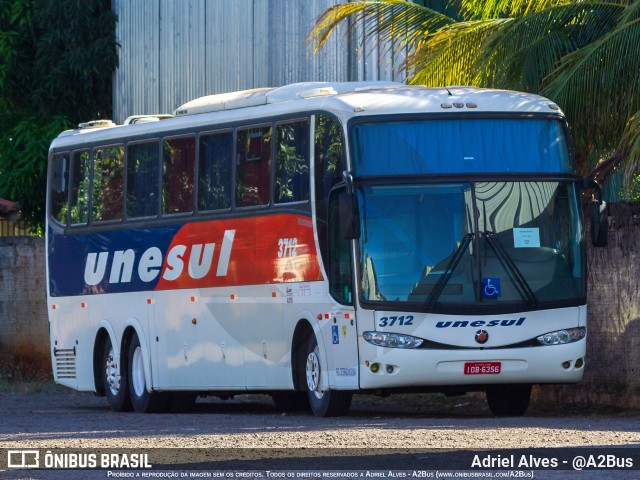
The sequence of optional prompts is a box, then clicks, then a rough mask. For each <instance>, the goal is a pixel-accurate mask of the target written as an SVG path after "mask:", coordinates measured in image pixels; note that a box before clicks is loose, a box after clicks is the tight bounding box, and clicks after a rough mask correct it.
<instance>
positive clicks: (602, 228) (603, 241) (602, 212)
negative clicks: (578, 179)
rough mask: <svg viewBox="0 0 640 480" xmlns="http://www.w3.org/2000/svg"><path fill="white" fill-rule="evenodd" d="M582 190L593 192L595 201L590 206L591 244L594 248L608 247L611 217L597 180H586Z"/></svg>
mask: <svg viewBox="0 0 640 480" xmlns="http://www.w3.org/2000/svg"><path fill="white" fill-rule="evenodd" d="M582 188H584V189H587V190H593V201H592V202H591V204H590V205H589V209H590V214H591V215H590V216H591V243H592V245H593V246H594V247H606V246H607V232H608V230H609V215H608V213H607V202H605V201H604V200H603V199H602V190H601V189H600V185H598V183H597V182H596V181H595V180H592V179H589V178H585V179H583V181H582Z"/></svg>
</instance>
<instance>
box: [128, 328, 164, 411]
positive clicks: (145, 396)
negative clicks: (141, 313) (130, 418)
mask: <svg viewBox="0 0 640 480" xmlns="http://www.w3.org/2000/svg"><path fill="white" fill-rule="evenodd" d="M128 360H129V361H128V367H129V368H128V372H129V375H128V377H129V392H130V396H131V404H132V405H133V409H134V410H135V411H136V412H141V413H157V412H164V411H165V410H166V409H167V403H168V397H167V396H166V395H165V394H163V393H160V392H154V391H149V390H148V389H147V381H146V377H145V374H144V360H143V357H142V347H141V346H140V339H138V336H137V335H135V334H134V335H133V337H132V338H131V343H130V344H129V356H128Z"/></svg>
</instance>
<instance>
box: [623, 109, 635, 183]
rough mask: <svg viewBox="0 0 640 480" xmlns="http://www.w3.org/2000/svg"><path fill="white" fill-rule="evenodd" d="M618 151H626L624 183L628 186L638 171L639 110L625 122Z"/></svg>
mask: <svg viewBox="0 0 640 480" xmlns="http://www.w3.org/2000/svg"><path fill="white" fill-rule="evenodd" d="M619 151H622V152H625V153H626V155H625V156H626V159H625V160H626V162H625V169H624V183H625V186H626V187H627V188H629V187H630V186H631V184H632V181H633V179H634V177H636V176H637V175H638V174H639V173H640V111H637V112H635V114H634V115H633V116H632V117H631V118H630V119H629V121H628V122H627V125H626V128H625V130H624V134H623V135H622V140H621V141H620V145H619Z"/></svg>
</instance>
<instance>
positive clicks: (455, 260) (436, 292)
mask: <svg viewBox="0 0 640 480" xmlns="http://www.w3.org/2000/svg"><path fill="white" fill-rule="evenodd" d="M474 237H475V234H474V233H467V234H466V235H465V236H464V237H463V238H462V242H461V243H460V245H458V248H456V251H455V252H453V256H452V257H451V260H449V263H448V264H447V267H446V268H445V270H444V273H443V274H442V275H441V276H440V278H439V279H438V281H437V282H436V284H435V285H434V287H433V290H431V295H429V299H428V300H427V308H428V309H429V310H431V309H433V306H434V305H435V303H436V302H437V301H438V298H440V295H442V292H443V291H444V287H446V286H447V283H449V280H450V279H451V275H453V271H454V270H455V269H456V267H457V266H458V264H459V263H460V260H462V256H463V255H464V252H465V251H466V250H467V248H468V247H469V244H470V243H471V242H472V241H473V239H474Z"/></svg>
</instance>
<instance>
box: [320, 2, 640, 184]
mask: <svg viewBox="0 0 640 480" xmlns="http://www.w3.org/2000/svg"><path fill="white" fill-rule="evenodd" d="M458 5H459V15H460V18H461V19H462V20H456V19H454V18H450V17H448V16H446V15H443V14H441V13H438V12H436V11H434V10H431V9H428V8H425V7H422V6H420V5H417V4H414V3H412V2H409V1H406V0H357V1H354V2H348V3H341V4H337V5H335V6H334V7H332V8H330V9H328V10H327V11H325V12H324V13H323V14H322V15H321V16H320V17H319V18H318V20H317V21H316V24H315V26H314V28H313V29H312V31H311V32H310V34H309V40H310V41H311V42H313V43H314V44H315V49H316V50H317V49H319V48H321V47H322V45H323V43H324V42H325V41H326V39H327V38H328V37H329V36H330V34H331V33H332V32H333V30H334V29H335V27H336V26H337V25H338V24H340V23H342V22H344V21H345V20H346V19H347V18H351V19H352V20H354V22H355V23H356V24H359V25H361V26H362V30H363V38H364V40H363V41H364V42H372V41H380V42H381V43H382V44H386V45H394V48H397V47H398V46H400V47H402V48H404V49H406V51H408V52H409V53H408V55H407V57H406V59H405V62H404V63H403V65H402V69H403V70H404V73H405V74H406V78H407V82H408V83H410V84H424V85H427V86H442V85H475V86H479V87H490V88H506V89H513V90H521V91H528V92H534V93H540V94H542V95H545V96H547V97H549V98H550V99H552V100H553V101H555V102H556V103H558V104H559V105H561V106H562V108H563V110H564V112H565V114H566V115H567V118H568V120H569V123H570V125H571V128H572V133H573V138H574V142H575V148H576V159H577V161H578V166H579V169H580V171H581V173H583V174H584V173H587V172H588V171H590V170H592V169H593V167H594V166H595V165H596V164H599V165H600V167H599V169H600V171H601V172H602V171H603V170H606V171H609V170H610V169H611V167H613V166H615V165H617V164H618V163H621V162H624V165H625V167H626V168H625V173H626V175H625V178H626V180H627V185H630V181H631V178H632V175H633V173H634V172H637V171H638V170H639V169H640V47H639V46H640V0H611V1H592V0H574V1H569V0H512V1H509V0H459V2H458ZM603 166H606V168H604V169H603ZM601 172H600V173H601ZM596 173H597V171H592V174H593V175H595V174H596ZM601 179H602V178H600V180H601Z"/></svg>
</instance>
